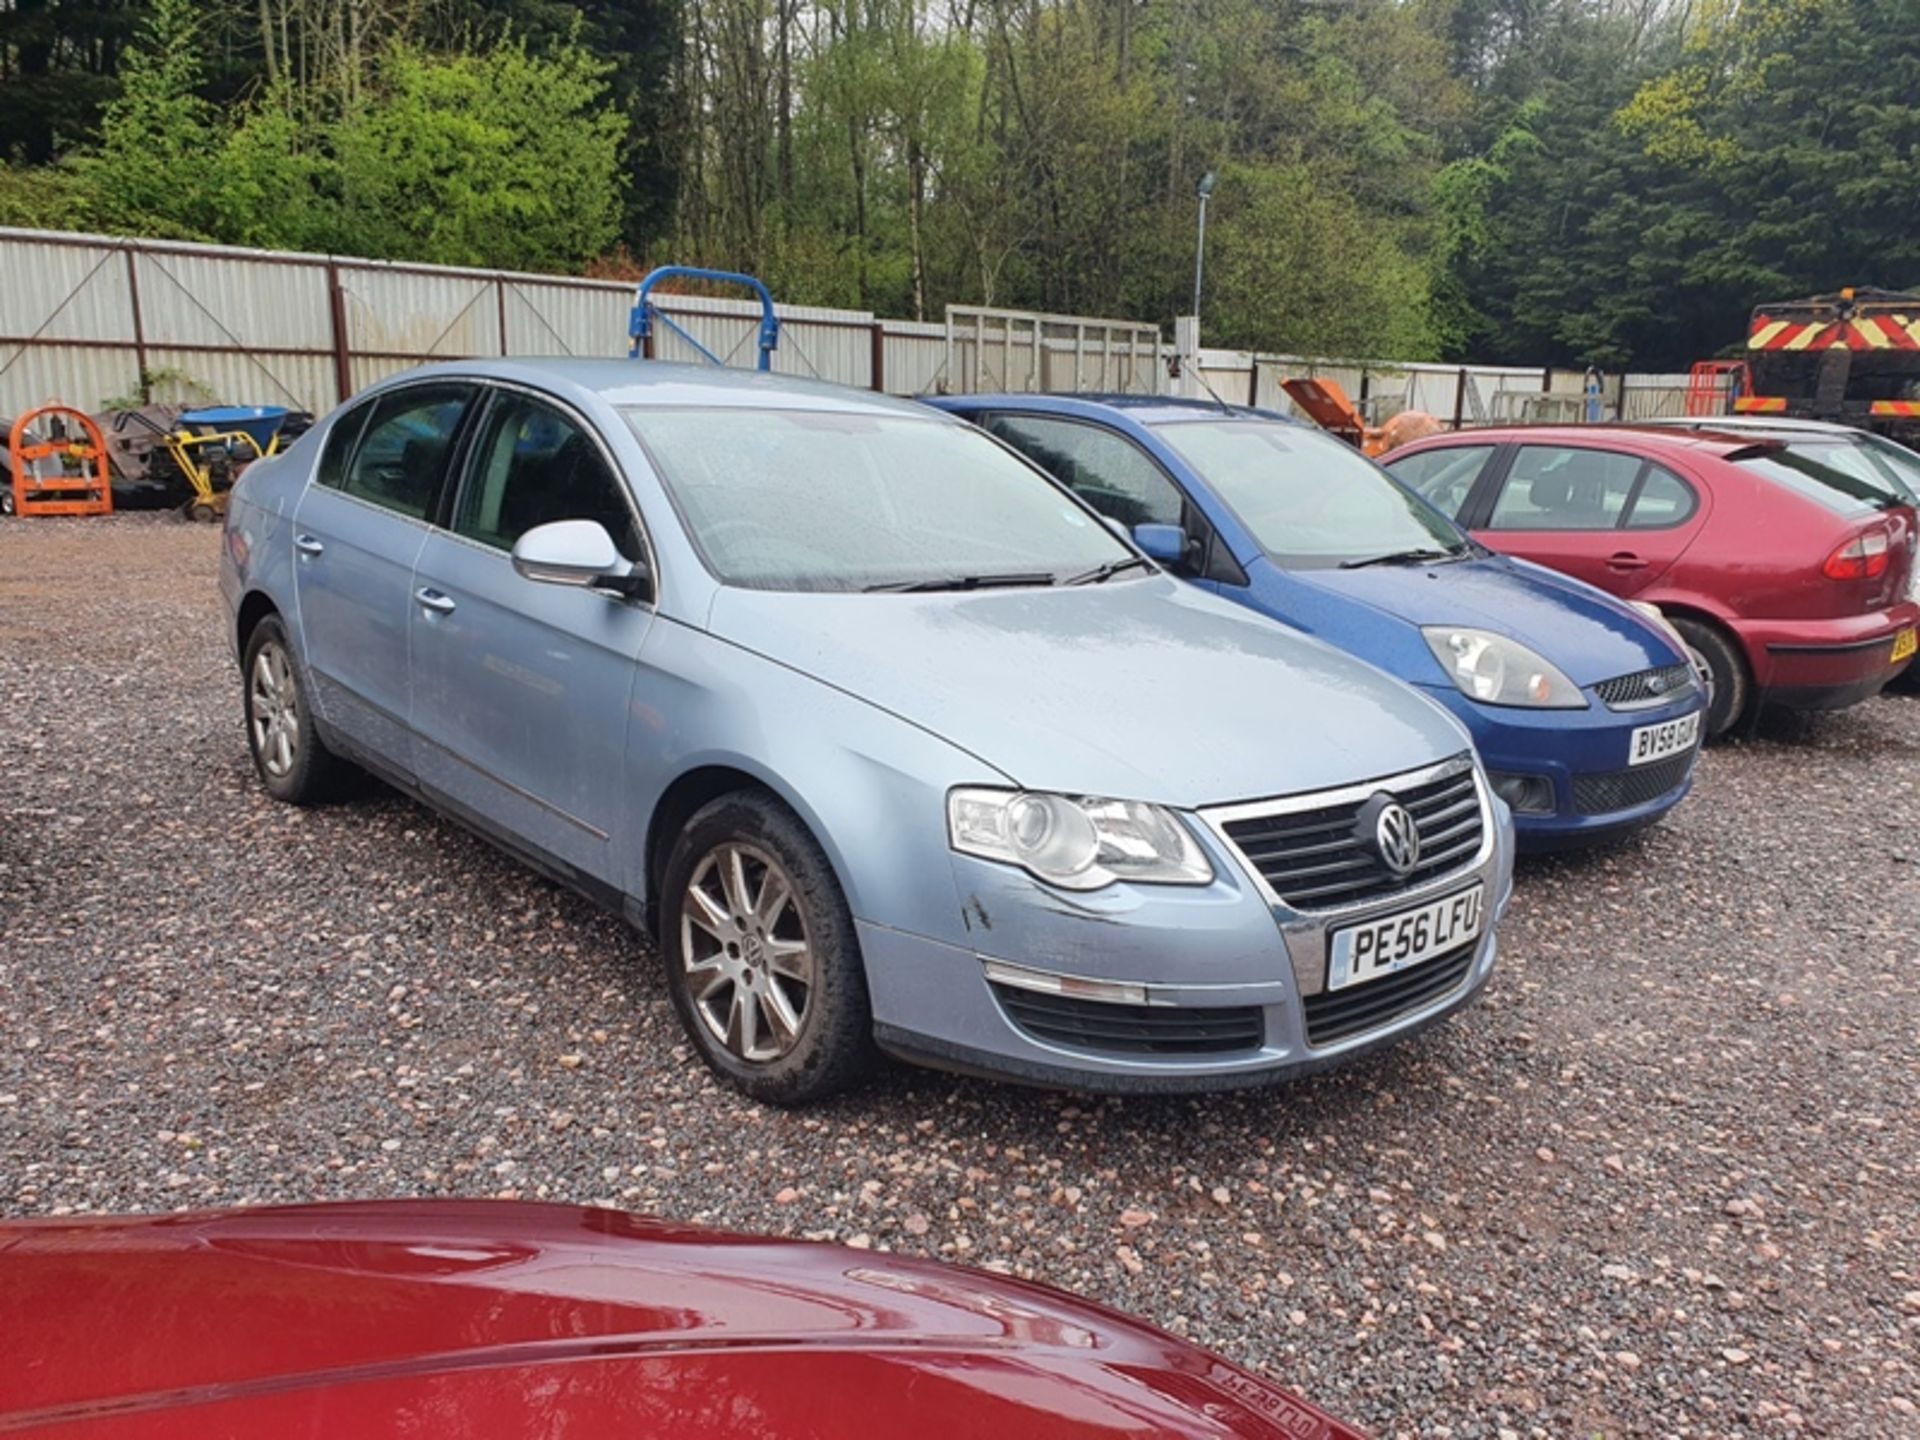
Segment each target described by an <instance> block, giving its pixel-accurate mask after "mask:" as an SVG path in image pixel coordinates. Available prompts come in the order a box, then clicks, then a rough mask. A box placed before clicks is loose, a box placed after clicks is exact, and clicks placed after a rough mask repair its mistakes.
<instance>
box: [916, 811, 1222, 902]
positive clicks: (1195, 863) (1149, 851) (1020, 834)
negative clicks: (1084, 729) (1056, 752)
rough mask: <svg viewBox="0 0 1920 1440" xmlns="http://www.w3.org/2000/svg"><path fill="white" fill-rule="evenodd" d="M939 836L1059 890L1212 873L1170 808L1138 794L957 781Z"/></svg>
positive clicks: (1191, 880) (1187, 880) (1202, 877)
mask: <svg viewBox="0 0 1920 1440" xmlns="http://www.w3.org/2000/svg"><path fill="white" fill-rule="evenodd" d="M947 836H948V839H949V841H950V842H951V843H952V845H953V848H954V849H956V850H958V851H959V852H960V853H961V854H963V855H978V856H979V857H980V858H981V859H983V860H1003V861H1005V862H1006V863H1007V864H1009V865H1018V866H1020V867H1021V868H1022V869H1024V870H1025V871H1027V873H1028V874H1030V875H1033V876H1035V877H1036V878H1038V879H1041V880H1044V881H1046V882H1047V883H1048V884H1049V885H1058V886H1059V887H1060V888H1061V889H1063V890H1098V889H1099V888H1100V887H1101V886H1103V885H1111V884H1113V882H1114V881H1116V880H1137V881H1141V882H1144V883H1147V884H1154V885H1205V884H1207V883H1208V882H1209V881H1210V880H1212V879H1213V866H1212V865H1210V864H1208V863H1207V857H1206V854H1205V852H1203V851H1202V850H1201V849H1200V846H1199V844H1198V843H1197V842H1196V841H1195V840H1194V838H1193V836H1192V834H1191V833H1189V831H1188V830H1187V827H1186V826H1185V825H1182V824H1181V823H1180V821H1179V819H1178V818H1177V817H1176V816H1175V815H1174V814H1173V812H1172V811H1170V810H1167V809H1165V808H1163V807H1161V806H1159V805H1148V804H1145V803H1143V802H1141V801H1138V800H1100V799H1093V798H1090V797H1084V798H1076V797H1072V796H1067V795H1048V794H1040V793H1036V792H1034V791H1029V790H989V789H985V788H980V787H964V788H962V789H958V790H953V791H950V792H948V795H947Z"/></svg>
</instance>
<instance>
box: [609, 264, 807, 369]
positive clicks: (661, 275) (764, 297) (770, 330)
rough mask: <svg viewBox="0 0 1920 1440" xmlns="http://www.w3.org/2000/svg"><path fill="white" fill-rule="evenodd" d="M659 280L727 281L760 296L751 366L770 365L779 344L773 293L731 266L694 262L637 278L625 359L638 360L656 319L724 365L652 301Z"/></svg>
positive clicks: (660, 269)
mask: <svg viewBox="0 0 1920 1440" xmlns="http://www.w3.org/2000/svg"><path fill="white" fill-rule="evenodd" d="M662 280H709V281H714V282H717V283H720V284H726V285H742V286H745V287H746V288H747V289H749V290H751V291H753V293H754V294H755V295H758V296H759V297H760V361H759V363H758V364H757V365H755V366H754V368H755V369H756V370H771V369H772V368H773V352H774V351H775V350H776V349H778V348H779V345H780V317H779V316H778V315H775V314H774V313H773V296H771V295H769V294H768V293H767V287H766V286H765V285H762V284H761V283H760V282H759V281H758V280H756V279H754V278H753V276H751V275H742V274H739V273H738V272H737V271H733V270H703V269H701V268H700V267H699V266H697V265H662V266H661V267H660V268H659V269H657V270H654V271H652V272H651V273H649V274H648V276H647V278H646V279H644V280H642V281H641V282H640V286H639V288H638V289H637V290H635V291H634V294H633V311H632V313H631V314H629V315H628V317H627V335H628V336H629V344H628V346H627V358H628V359H630V360H638V359H639V358H640V357H641V355H643V354H644V353H645V351H646V344H647V341H648V340H649V339H651V338H652V336H653V322H654V321H655V320H656V319H657V320H658V321H659V322H660V323H661V324H662V325H664V326H666V327H667V328H668V329H669V330H671V331H673V333H674V334H676V335H678V336H679V337H680V338H681V339H682V340H684V341H686V342H687V343H688V344H689V345H691V346H693V348H694V349H696V350H698V351H699V352H700V353H701V354H702V355H704V356H706V357H707V359H709V360H711V361H712V362H713V363H714V364H715V365H718V366H721V367H722V368H725V366H726V363H727V362H726V361H724V360H722V359H721V358H720V357H719V356H718V355H716V354H714V353H713V352H712V351H711V350H709V349H707V347H706V346H704V345H702V344H701V343H700V342H699V341H698V340H696V339H694V338H693V336H691V335H689V334H688V333H687V332H686V331H685V330H683V329H682V328H681V327H680V326H678V325H676V324H674V323H673V317H672V316H670V315H668V314H667V313H666V312H665V311H663V310H661V309H660V308H659V307H658V306H656V305H655V304H654V303H653V294H652V292H653V287H654V286H655V285H658V284H659V283H660V282H661V281H662Z"/></svg>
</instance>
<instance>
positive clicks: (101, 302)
mask: <svg viewBox="0 0 1920 1440" xmlns="http://www.w3.org/2000/svg"><path fill="white" fill-rule="evenodd" d="M22 233H23V232H20V231H13V232H0V246H3V247H4V248H0V277H5V283H0V337H4V341H5V343H6V344H7V345H8V347H9V348H10V347H11V346H12V345H13V344H15V343H18V342H20V341H23V340H26V339H28V338H29V337H33V338H38V339H41V340H90V341H102V340H105V341H125V342H128V343H131V342H132V340H133V304H132V300H131V299H130V293H131V292H130V289H129V285H128V280H127V265H126V260H125V257H124V256H123V255H122V254H121V253H120V251H118V250H117V249H116V248H115V247H114V246H112V245H111V244H106V243H101V244H94V243H90V242H86V241H76V240H71V239H67V238H65V237H61V238H58V239H53V240H31V239H24V238H16V237H18V236H20V235H22ZM0 363H4V362H3V360H0Z"/></svg>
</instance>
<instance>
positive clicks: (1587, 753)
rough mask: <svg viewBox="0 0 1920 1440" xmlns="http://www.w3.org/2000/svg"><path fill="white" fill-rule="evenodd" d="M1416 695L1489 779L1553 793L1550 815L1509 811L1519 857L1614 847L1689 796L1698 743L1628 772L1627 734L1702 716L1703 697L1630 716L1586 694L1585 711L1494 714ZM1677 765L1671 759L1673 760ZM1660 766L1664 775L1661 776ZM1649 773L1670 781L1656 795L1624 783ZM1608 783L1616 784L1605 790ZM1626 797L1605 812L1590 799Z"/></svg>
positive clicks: (1437, 694)
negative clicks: (1429, 703) (1451, 720)
mask: <svg viewBox="0 0 1920 1440" xmlns="http://www.w3.org/2000/svg"><path fill="white" fill-rule="evenodd" d="M1420 688H1421V690H1422V691H1423V692H1424V693H1425V694H1426V695H1427V696H1428V697H1429V698H1431V699H1432V700H1434V701H1435V702H1436V703H1438V704H1441V705H1444V706H1445V707H1446V708H1447V709H1448V710H1450V711H1452V712H1453V714H1454V715H1455V716H1457V717H1458V718H1459V720H1460V723H1461V724H1463V725H1465V726H1466V727H1467V730H1468V732H1469V733H1470V734H1472V736H1473V743H1474V746H1475V748H1477V749H1478V750H1479V752H1480V758H1481V760H1482V761H1483V762H1484V763H1485V765H1486V767H1487V769H1488V771H1489V772H1491V773H1493V774H1496V775H1500V774H1505V775H1529V776H1538V777H1540V778H1541V779H1543V780H1545V781H1546V782H1547V783H1548V784H1550V785H1551V786H1552V789H1553V809H1552V811H1551V812H1544V811H1536V812H1532V813H1528V812H1524V811H1519V810H1516V811H1515V812H1514V816H1513V828H1514V835H1515V838H1516V840H1517V841H1518V843H1519V846H1520V849H1521V850H1522V851H1542V850H1557V849H1568V848H1572V847H1575V846H1580V845H1588V844H1595V843H1598V842H1601V841H1605V840H1612V839H1616V838H1618V837H1619V836H1622V835H1626V834H1629V833H1631V832H1632V831H1635V830H1639V829H1642V828H1644V827H1645V826H1648V825H1651V824H1653V823H1654V822H1655V821H1657V820H1659V819H1660V817H1661V816H1663V815H1665V814H1666V813H1667V812H1668V811H1669V810H1671V809H1673V807H1674V806H1676V805H1678V804H1679V803H1680V802H1681V801H1682V800H1684V799H1686V798H1687V795H1688V794H1689V793H1690V792H1691V791H1692V789H1693V764H1692V762H1693V759H1694V758H1695V757H1696V756H1697V755H1698V753H1699V745H1698V742H1696V743H1695V746H1694V748H1693V750H1692V751H1689V752H1686V763H1684V764H1678V763H1675V764H1667V763H1666V762H1654V764H1653V765H1649V766H1645V767H1635V766H1632V765H1630V764H1629V751H1630V747H1631V744H1632V737H1633V732H1634V731H1636V730H1638V729H1640V728H1641V727H1642V726H1646V725H1659V724H1664V723H1665V722H1667V721H1669V720H1678V719H1680V718H1682V717H1683V716H1686V715H1688V714H1691V713H1692V712H1694V711H1697V710H1699V709H1701V708H1702V707H1703V705H1704V703H1705V696H1704V695H1702V694H1701V692H1700V691H1699V690H1698V689H1695V690H1691V691H1689V692H1687V693H1686V694H1685V695H1684V696H1683V697H1682V698H1680V699H1678V700H1676V701H1674V702H1672V703H1671V704H1666V705H1654V706H1647V707H1645V708H1642V709H1637V710H1615V709H1612V708H1610V707H1608V706H1607V705H1605V704H1604V703H1602V702H1601V701H1600V700H1599V699H1597V698H1596V697H1595V696H1594V695H1593V694H1592V693H1591V692H1589V693H1588V696H1587V700H1588V705H1587V708H1586V709H1585V710H1524V709H1520V708H1517V707H1514V708H1500V709H1496V708H1494V707H1491V706H1486V705H1476V704H1474V703H1473V702H1472V701H1470V700H1468V699H1467V698H1466V696H1464V695H1462V694H1461V693H1460V692H1459V690H1457V689H1455V688H1454V687H1453V686H1451V685H1447V686H1430V685H1423V686H1421V687H1420ZM1677 758H1678V757H1676V759H1677ZM1662 765H1665V768H1664V769H1661V768H1659V767H1661V766H1662ZM1641 769H1644V770H1645V771H1647V772H1656V771H1657V773H1658V775H1659V776H1661V777H1665V778H1667V779H1669V780H1671V781H1672V783H1671V784H1668V785H1666V786H1665V787H1664V788H1662V789H1660V790H1659V792H1658V793H1655V794H1645V795H1644V796H1643V791H1644V787H1640V786H1636V785H1634V784H1632V783H1630V782H1631V781H1632V780H1635V779H1638V778H1640V777H1639V776H1637V775H1635V773H1634V772H1635V771H1636V770H1641ZM1609 779H1617V780H1618V781H1619V782H1620V783H1618V784H1615V785H1608V784H1607V783H1604V782H1606V781H1608V780H1609ZM1596 795H1597V796H1601V797H1605V796H1608V795H1613V796H1617V797H1625V798H1626V803H1622V804H1618V805H1615V804H1612V803H1610V802H1609V801H1607V800H1605V799H1600V800H1596V799H1595V798H1594V797H1595V796H1596Z"/></svg>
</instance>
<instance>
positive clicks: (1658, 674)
mask: <svg viewBox="0 0 1920 1440" xmlns="http://www.w3.org/2000/svg"><path fill="white" fill-rule="evenodd" d="M1692 691H1693V668H1692V667H1691V666H1689V665H1662V666H1660V667H1659V668H1658V669H1655V670H1636V671H1635V672H1634V673H1633V674H1631V675H1616V676H1614V678H1613V679H1611V680H1602V681H1601V682H1600V683H1599V684H1598V685H1596V686H1594V687H1593V693H1594V694H1596V695H1598V696H1599V697H1600V700H1601V703H1602V704H1604V705H1605V706H1606V707H1607V708H1608V709H1609V710H1645V709H1649V708H1651V707H1652V706H1655V705H1665V704H1666V703H1667V702H1668V701H1670V700H1677V699H1679V698H1680V697H1681V696H1683V695H1688V694H1691V693H1692Z"/></svg>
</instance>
